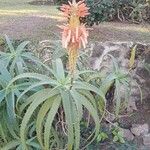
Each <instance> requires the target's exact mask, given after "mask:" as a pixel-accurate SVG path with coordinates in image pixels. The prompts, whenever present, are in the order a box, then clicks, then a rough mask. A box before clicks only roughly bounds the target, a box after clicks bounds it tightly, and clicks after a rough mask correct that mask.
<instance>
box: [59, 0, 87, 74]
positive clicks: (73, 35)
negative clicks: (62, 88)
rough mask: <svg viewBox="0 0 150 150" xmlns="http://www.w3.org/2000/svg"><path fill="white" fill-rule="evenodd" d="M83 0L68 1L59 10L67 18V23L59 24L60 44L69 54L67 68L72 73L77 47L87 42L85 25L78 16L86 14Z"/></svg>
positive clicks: (84, 45)
mask: <svg viewBox="0 0 150 150" xmlns="http://www.w3.org/2000/svg"><path fill="white" fill-rule="evenodd" d="M84 2H85V0H81V1H79V2H78V3H76V1H75V0H73V1H72V3H71V2H68V3H69V5H62V6H61V8H60V9H61V11H63V13H64V15H65V17H67V18H68V24H67V25H65V26H61V27H60V28H61V29H63V32H62V45H63V47H64V48H66V49H68V55H69V70H70V73H71V74H73V73H74V70H75V66H76V61H77V57H78V49H79V48H80V46H81V45H82V46H83V47H84V48H85V47H86V44H87V37H88V32H87V30H86V27H85V25H83V24H80V17H85V16H87V15H88V14H89V13H88V10H89V8H87V6H86V4H85V3H84Z"/></svg>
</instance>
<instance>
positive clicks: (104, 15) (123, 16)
mask: <svg viewBox="0 0 150 150" xmlns="http://www.w3.org/2000/svg"><path fill="white" fill-rule="evenodd" d="M86 2H87V5H88V6H89V8H90V15H89V16H88V17H87V18H85V19H84V22H87V24H88V25H93V24H94V23H95V24H99V23H100V22H102V21H118V20H119V21H129V22H133V23H141V22H143V21H146V22H150V5H149V2H148V1H146V0H112V1H110V0H101V1H93V0H86Z"/></svg>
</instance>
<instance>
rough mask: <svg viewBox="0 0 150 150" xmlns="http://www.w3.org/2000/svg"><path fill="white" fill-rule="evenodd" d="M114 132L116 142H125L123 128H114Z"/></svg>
mask: <svg viewBox="0 0 150 150" xmlns="http://www.w3.org/2000/svg"><path fill="white" fill-rule="evenodd" d="M112 134H113V141H114V142H120V143H125V140H124V138H123V132H122V131H121V130H119V128H117V127H116V128H114V129H113V130H112Z"/></svg>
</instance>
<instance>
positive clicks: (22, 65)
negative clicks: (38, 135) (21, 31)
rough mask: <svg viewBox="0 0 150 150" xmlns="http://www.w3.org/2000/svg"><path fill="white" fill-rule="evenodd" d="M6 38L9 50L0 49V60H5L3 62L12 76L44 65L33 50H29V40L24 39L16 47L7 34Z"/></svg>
mask: <svg viewBox="0 0 150 150" xmlns="http://www.w3.org/2000/svg"><path fill="white" fill-rule="evenodd" d="M5 39H6V44H7V51H5V52H2V51H0V60H1V61H3V64H4V65H5V67H7V69H8V70H9V72H10V73H11V75H12V76H15V75H18V74H21V73H24V72H25V71H28V70H29V69H30V70H31V69H32V70H33V69H35V68H38V69H39V68H40V67H41V66H44V64H42V63H41V61H40V60H39V59H38V58H37V57H35V56H34V54H33V53H32V52H29V51H27V46H28V44H29V43H30V42H29V41H24V42H22V43H20V44H19V45H18V46H17V47H16V48H15V46H14V45H13V43H12V41H11V40H10V39H9V38H8V37H7V36H5Z"/></svg>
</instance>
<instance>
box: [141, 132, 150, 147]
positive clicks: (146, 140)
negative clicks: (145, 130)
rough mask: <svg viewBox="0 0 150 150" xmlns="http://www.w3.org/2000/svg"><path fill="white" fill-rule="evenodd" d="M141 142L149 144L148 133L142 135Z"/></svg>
mask: <svg viewBox="0 0 150 150" xmlns="http://www.w3.org/2000/svg"><path fill="white" fill-rule="evenodd" d="M143 144H144V145H148V146H150V134H147V135H144V136H143Z"/></svg>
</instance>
